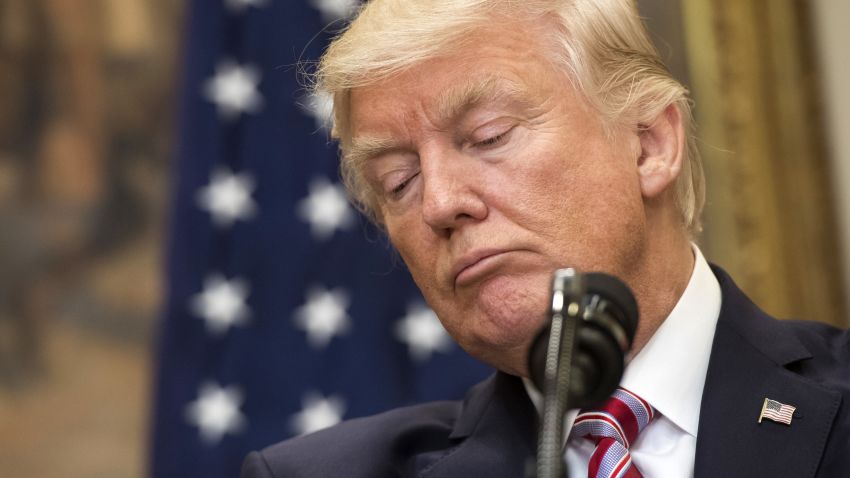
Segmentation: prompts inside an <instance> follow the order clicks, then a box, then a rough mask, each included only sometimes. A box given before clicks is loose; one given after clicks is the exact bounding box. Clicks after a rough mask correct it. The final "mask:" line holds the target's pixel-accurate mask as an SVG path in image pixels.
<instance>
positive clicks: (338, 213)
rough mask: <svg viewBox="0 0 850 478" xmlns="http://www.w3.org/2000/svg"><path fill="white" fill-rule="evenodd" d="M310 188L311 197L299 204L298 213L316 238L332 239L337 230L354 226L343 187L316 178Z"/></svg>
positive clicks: (352, 214)
mask: <svg viewBox="0 0 850 478" xmlns="http://www.w3.org/2000/svg"><path fill="white" fill-rule="evenodd" d="M309 187H310V193H309V196H307V197H306V198H304V199H302V200H301V201H299V202H298V205H297V212H298V216H299V217H300V218H301V219H303V220H305V221H307V222H309V223H310V232H311V233H312V234H313V237H314V238H316V239H317V240H327V239H330V237H331V236H332V235H333V233H334V231H335V230H337V229H340V230H342V229H347V228H348V227H350V226H352V225H353V224H354V213H353V212H352V210H351V207H350V206H349V204H348V200H347V199H346V197H345V192H343V189H342V186H340V185H339V184H331V183H330V182H329V181H328V180H327V179H324V178H316V179H314V180H313V181H311V182H310V186H309Z"/></svg>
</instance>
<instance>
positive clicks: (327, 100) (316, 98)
mask: <svg viewBox="0 0 850 478" xmlns="http://www.w3.org/2000/svg"><path fill="white" fill-rule="evenodd" d="M301 109H302V110H303V111H304V112H305V113H307V114H308V115H310V116H312V117H313V121H315V122H316V129H317V130H329V129H331V125H332V123H333V110H334V101H333V96H331V94H330V93H325V92H316V93H311V94H310V95H308V96H307V101H306V103H305V104H302V105H301Z"/></svg>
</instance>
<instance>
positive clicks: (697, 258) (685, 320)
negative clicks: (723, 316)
mask: <svg viewBox="0 0 850 478" xmlns="http://www.w3.org/2000/svg"><path fill="white" fill-rule="evenodd" d="M693 251H694V270H693V273H692V274H691V278H690V281H688V286H687V287H686V288H685V292H684V293H683V294H682V296H681V297H680V298H679V302H678V303H676V306H675V307H673V310H672V311H671V312H670V315H669V316H667V319H666V320H665V321H664V322H663V323H662V324H661V326H660V327H659V328H658V330H657V331H655V334H653V336H652V338H650V339H649V342H647V344H646V345H645V346H644V347H643V349H642V350H641V351H640V352H639V353H638V354H637V355H636V356H635V357H634V358H633V359H632V361H631V362H630V363H629V365H628V366H627V367H626V370H625V372H624V374H623V379H622V380H621V381H620V384H621V386H622V387H624V388H626V389H628V390H630V391H632V392H634V393H636V394H637V395H639V396H640V397H642V398H643V399H644V400H646V401H647V402H649V403H650V404H651V405H652V406H653V407H655V409H656V410H658V412H660V413H661V414H662V415H664V416H665V417H667V418H668V419H669V420H670V421H672V422H673V423H674V424H675V425H676V426H678V427H679V428H681V429H682V430H684V431H685V432H686V433H688V434H689V435H691V436H694V437H696V435H697V428H698V426H699V410H700V405H701V403H702V391H703V387H704V386H705V374H706V371H707V370H708V359H709V356H710V355H711V344H712V341H713V339H714V329H715V327H716V325H717V318H718V316H719V315H720V302H721V295H720V284H719V283H718V282H717V278H715V277H714V273H712V272H711V268H710V267H709V266H708V262H706V260H705V257H703V255H702V252H701V251H700V250H699V248H698V247H697V246H696V245H693Z"/></svg>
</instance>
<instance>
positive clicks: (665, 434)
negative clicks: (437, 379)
mask: <svg viewBox="0 0 850 478" xmlns="http://www.w3.org/2000/svg"><path fill="white" fill-rule="evenodd" d="M693 251H694V258H695V261H694V270H693V273H692V274H691V279H690V281H688V286H687V287H686V288H685V292H684V293H683V294H682V297H680V298H679V302H678V303H676V306H675V307H674V308H673V310H672V312H670V315H669V316H668V317H667V319H666V320H665V321H664V322H663V323H662V324H661V326H660V327H659V328H658V330H657V331H656V332H655V334H654V335H653V336H652V338H650V340H649V342H647V344H646V345H645V346H644V347H643V349H641V351H640V352H639V353H638V354H637V355H636V356H635V357H634V358H633V359H632V360H631V361H630V362H629V364H628V366H627V367H626V370H625V372H624V374H623V379H622V380H621V381H620V385H621V386H622V387H624V388H626V389H628V390H630V391H632V392H634V393H635V394H637V395H638V396H640V397H641V398H643V399H644V400H646V401H647V402H649V404H650V405H652V406H653V407H655V409H656V411H657V413H656V416H655V419H654V420H653V421H652V423H650V424H649V425H648V426H647V427H646V428H645V429H644V430H643V432H641V434H640V436H638V439H637V440H635V442H634V443H632V446H631V448H630V449H629V451H630V453H631V455H632V461H633V462H634V464H635V465H636V466H637V468H638V469H639V470H640V472H641V473H642V474H643V476H644V477H645V478H678V477H692V476H693V475H694V457H695V455H696V440H697V431H698V430H697V428H698V425H699V410H700V404H701V403H702V390H703V387H704V385H705V374H706V371H707V370H708V358H709V355H710V353H711V343H712V340H713V338H714V329H715V326H716V325H717V318H718V316H719V315H720V301H721V299H720V284H718V282H717V279H716V278H715V277H714V274H713V273H712V272H711V268H709V266H708V263H707V262H706V260H705V258H704V257H703V255H702V253H701V252H700V250H699V248H697V247H696V245H694V246H693ZM525 384H526V389H527V390H528V392H529V396H530V397H531V399H532V401H533V402H534V404H535V406H537V408H538V410H540V409H541V407H542V397H541V395H540V393H539V392H537V390H535V389H534V388H533V387H532V386H531V385H530V383H529V382H528V381H526V382H525ZM577 414H578V411H576V410H573V411H570V412H568V413H567V416H566V418H565V426H564V429H565V430H564V432H565V436H569V433H570V429H571V428H572V424H573V421H575V417H576V415H577ZM594 448H595V445H594V444H593V442H591V441H590V440H587V439H585V438H572V439H570V440H568V441H567V444H566V450H565V460H566V462H567V466H568V467H569V470H570V476H571V477H583V476H587V464H588V461H589V460H590V455H591V454H592V453H593V450H594Z"/></svg>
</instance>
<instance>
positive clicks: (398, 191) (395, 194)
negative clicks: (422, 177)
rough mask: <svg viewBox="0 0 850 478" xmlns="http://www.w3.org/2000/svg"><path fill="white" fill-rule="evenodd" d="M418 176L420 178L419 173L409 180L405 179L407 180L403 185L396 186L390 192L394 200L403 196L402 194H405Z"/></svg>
mask: <svg viewBox="0 0 850 478" xmlns="http://www.w3.org/2000/svg"><path fill="white" fill-rule="evenodd" d="M416 176H419V173H416V174H414V175H413V176H411V177H409V178H407V179H405V180H404V181H403V182H402V183H401V184H399V185H398V186H396V187H394V188H392V189H391V190H390V195H391V196H392V197H393V198H394V199H395V198H398V197H399V196H401V193H403V192H404V190H405V189H406V188H407V186H408V185H409V184H410V181H413V179H414V178H415V177H416Z"/></svg>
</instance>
